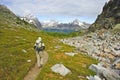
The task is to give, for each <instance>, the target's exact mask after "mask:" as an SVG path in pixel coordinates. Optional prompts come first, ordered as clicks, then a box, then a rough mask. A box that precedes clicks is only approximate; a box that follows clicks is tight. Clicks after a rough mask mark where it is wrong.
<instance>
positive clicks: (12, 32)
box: [0, 5, 97, 80]
mask: <svg viewBox="0 0 120 80" xmlns="http://www.w3.org/2000/svg"><path fill="white" fill-rule="evenodd" d="M38 36H41V37H42V39H43V41H44V43H45V45H46V52H47V53H48V54H49V59H48V62H47V63H46V65H44V66H43V68H42V69H41V72H40V74H39V75H38V77H37V80H74V79H75V80H76V79H77V80H78V79H82V80H86V76H88V75H93V74H95V73H94V72H93V71H91V70H89V69H88V66H89V65H90V64H92V63H97V60H95V59H92V58H90V57H88V56H86V55H83V54H78V55H75V57H70V56H67V55H65V54H64V53H65V52H76V50H75V48H74V47H70V46H68V45H65V44H63V43H62V42H60V41H59V39H60V37H59V36H56V37H55V36H54V35H49V34H48V33H45V32H43V31H39V30H37V29H36V27H35V26H34V25H30V24H28V23H26V22H24V21H21V20H20V19H19V18H18V17H17V16H16V15H15V14H14V13H12V12H11V11H10V10H9V9H8V8H7V7H5V6H3V5H0V80H23V78H24V77H25V75H27V73H28V71H29V70H30V69H31V68H32V67H33V66H34V65H35V63H36V55H35V51H34V50H33V45H34V42H35V40H36V39H37V38H38ZM78 53H79V52H78ZM29 61H31V62H29ZM56 63H63V64H64V65H65V66H67V67H68V68H69V69H70V70H71V71H72V74H69V75H67V76H64V77H63V76H61V75H59V74H56V73H54V72H52V71H51V69H50V68H51V67H52V66H53V65H54V64H56Z"/></svg>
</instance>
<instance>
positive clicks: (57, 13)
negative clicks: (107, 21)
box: [0, 0, 109, 23]
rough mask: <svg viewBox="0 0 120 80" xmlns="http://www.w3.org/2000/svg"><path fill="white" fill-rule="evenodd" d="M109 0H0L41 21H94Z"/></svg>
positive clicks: (18, 13)
mask: <svg viewBox="0 0 120 80" xmlns="http://www.w3.org/2000/svg"><path fill="white" fill-rule="evenodd" d="M108 1H109V0H0V4H4V5H6V6H8V7H9V9H10V10H12V11H13V12H14V13H15V14H16V15H20V16H24V15H26V14H29V13H31V14H33V15H35V16H36V17H37V18H38V19H39V20H40V21H46V20H47V21H48V20H57V21H60V22H70V21H72V20H74V19H79V20H80V21H85V22H88V23H93V22H94V21H95V19H96V17H97V16H98V15H99V14H100V13H101V11H102V8H103V6H104V4H105V2H108Z"/></svg>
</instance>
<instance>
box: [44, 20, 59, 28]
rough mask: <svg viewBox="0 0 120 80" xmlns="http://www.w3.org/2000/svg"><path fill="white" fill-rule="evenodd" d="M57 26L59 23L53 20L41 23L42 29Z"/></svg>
mask: <svg viewBox="0 0 120 80" xmlns="http://www.w3.org/2000/svg"><path fill="white" fill-rule="evenodd" d="M58 24H59V22H57V21H55V20H50V21H43V22H42V27H43V28H55V27H57V25H58Z"/></svg>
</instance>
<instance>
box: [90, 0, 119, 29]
mask: <svg viewBox="0 0 120 80" xmlns="http://www.w3.org/2000/svg"><path fill="white" fill-rule="evenodd" d="M118 23H120V0H110V1H109V2H108V3H106V4H105V6H104V7H103V11H102V13H101V14H100V15H98V17H97V19H96V21H95V22H94V23H93V24H92V25H91V26H90V28H89V30H90V31H95V30H98V29H103V28H104V29H111V28H113V27H114V26H115V25H116V24H118Z"/></svg>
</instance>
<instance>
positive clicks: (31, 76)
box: [24, 51, 48, 80]
mask: <svg viewBox="0 0 120 80" xmlns="http://www.w3.org/2000/svg"><path fill="white" fill-rule="evenodd" d="M47 60H48V53H47V52H45V51H44V52H43V67H44V64H45V63H46V62H47ZM40 70H41V68H38V66H37V63H36V64H35V65H34V67H32V68H31V69H30V71H29V72H28V74H27V75H26V76H25V77H24V80H35V79H36V77H37V75H38V74H39V72H40Z"/></svg>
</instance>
